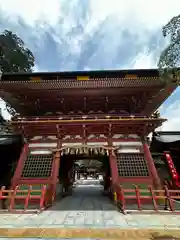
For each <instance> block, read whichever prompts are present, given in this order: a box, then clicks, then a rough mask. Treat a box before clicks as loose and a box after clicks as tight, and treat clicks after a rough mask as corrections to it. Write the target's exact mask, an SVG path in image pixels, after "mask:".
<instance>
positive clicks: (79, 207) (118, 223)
mask: <svg viewBox="0 0 180 240" xmlns="http://www.w3.org/2000/svg"><path fill="white" fill-rule="evenodd" d="M138 228H141V229H156V231H160V230H164V231H167V230H168V231H169V230H175V229H176V230H177V229H180V216H179V215H168V216H166V215H143V214H138V215H123V214H121V213H119V212H118V211H117V209H116V207H115V206H114V205H113V204H112V203H111V202H110V201H109V199H108V198H106V197H104V196H102V188H101V186H100V185H99V184H98V182H97V181H96V180H87V181H82V182H81V184H79V185H77V186H76V188H75V189H74V193H73V196H72V197H67V198H64V199H63V200H61V201H59V202H57V203H56V204H55V205H54V206H53V207H52V208H50V209H49V210H47V211H45V212H43V213H41V214H39V215H38V214H28V215H20V214H13V215H12V214H1V215H0V236H13V234H15V231H16V235H17V231H20V232H19V234H18V235H17V236H18V237H20V236H27V235H28V234H29V233H30V232H33V231H35V230H33V229H39V231H40V230H42V231H43V232H46V234H48V232H47V231H49V232H51V234H50V235H49V237H50V236H54V235H52V232H53V231H55V229H56V232H57V231H60V230H58V229H64V230H63V231H64V234H65V231H67V229H68V231H77V229H81V230H82V231H84V233H83V234H87V233H85V232H87V231H89V229H90V230H91V231H93V229H94V232H96V234H95V233H91V234H90V233H88V234H89V236H91V237H92V236H93V234H95V235H94V236H96V237H97V236H98V235H99V233H98V232H97V231H99V232H100V231H101V232H104V231H105V230H108V232H110V231H114V232H116V233H117V229H118V231H120V234H121V235H122V231H123V229H126V231H127V230H130V229H138ZM7 229H8V231H9V234H10V232H11V235H7ZM18 229H19V230H18ZM23 229H24V230H23ZM27 229H28V233H27V231H26V234H25V230H27ZM47 229H49V230H47ZM70 229H71V230H70ZM97 229H99V230H97ZM110 229H111V230H110ZM124 231H125V230H124ZM24 234H25V235H24ZM37 234H40V236H44V234H43V233H42V232H41V233H37ZM53 234H54V233H53ZM73 234H74V233H73ZM123 234H125V233H123ZM70 235H71V234H70ZM28 236H29V237H30V236H31V235H28ZM38 236H39V235H38ZM40 236H39V237H40ZM60 236H62V237H63V236H66V237H68V236H69V235H67V234H65V235H62V234H60V233H59V235H58V237H60ZM78 236H79V235H77V237H78ZM87 236H88V235H87ZM112 236H114V235H112ZM81 237H83V235H82V234H81ZM138 237H140V236H138ZM66 239H67V238H66ZM111 239H112V238H111Z"/></svg>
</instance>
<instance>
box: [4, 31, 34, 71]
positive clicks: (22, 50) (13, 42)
mask: <svg viewBox="0 0 180 240" xmlns="http://www.w3.org/2000/svg"><path fill="white" fill-rule="evenodd" d="M33 66H34V56H33V54H32V52H31V51H30V50H29V49H28V48H26V47H25V45H24V42H23V41H22V39H21V38H20V37H18V36H17V35H16V34H14V33H12V32H11V31H8V30H5V31H4V32H3V33H2V34H0V68H1V71H2V72H12V73H13V72H31V71H32V67H33Z"/></svg>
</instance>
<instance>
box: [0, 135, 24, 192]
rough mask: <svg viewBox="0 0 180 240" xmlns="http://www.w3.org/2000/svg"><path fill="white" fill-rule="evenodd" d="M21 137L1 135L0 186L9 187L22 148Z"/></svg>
mask: <svg viewBox="0 0 180 240" xmlns="http://www.w3.org/2000/svg"><path fill="white" fill-rule="evenodd" d="M23 144H24V142H23V138H22V137H21V135H2V136H1V138H0V154H1V167H0V184H1V186H2V185H3V186H6V187H9V186H10V184H11V179H12V177H13V175H14V171H15V169H16V166H17V162H18V160H19V157H20V154H21V150H22V147H23Z"/></svg>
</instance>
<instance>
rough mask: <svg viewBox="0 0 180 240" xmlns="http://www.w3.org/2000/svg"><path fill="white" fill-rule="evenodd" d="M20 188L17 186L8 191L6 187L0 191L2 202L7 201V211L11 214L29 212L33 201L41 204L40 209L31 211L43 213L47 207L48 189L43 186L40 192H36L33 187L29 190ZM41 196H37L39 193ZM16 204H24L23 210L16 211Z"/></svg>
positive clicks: (29, 187)
mask: <svg viewBox="0 0 180 240" xmlns="http://www.w3.org/2000/svg"><path fill="white" fill-rule="evenodd" d="M19 187H20V186H16V187H15V188H14V189H13V190H7V189H6V188H5V187H2V188H1V189H0V201H2V200H7V201H8V204H7V205H8V207H7V209H6V210H7V211H9V212H28V210H29V206H30V205H31V203H32V202H33V201H35V202H36V203H39V209H37V208H36V209H32V208H31V211H35V212H37V211H38V212H39V211H43V210H44V209H45V208H46V207H47V204H48V202H47V187H46V185H43V187H42V188H41V189H40V190H36V189H33V188H32V185H29V186H28V189H27V190H22V189H19ZM39 192H41V194H35V195H33V194H34V193H39ZM16 202H18V203H19V202H20V203H23V205H24V208H23V209H16Z"/></svg>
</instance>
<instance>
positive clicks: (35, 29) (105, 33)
mask: <svg viewBox="0 0 180 240" xmlns="http://www.w3.org/2000/svg"><path fill="white" fill-rule="evenodd" d="M85 3H86V4H87V9H86V12H87V11H88V18H87V19H86V21H85V22H81V18H80V17H79V14H81V12H80V11H81V10H80V5H81V4H84V5H85ZM67 6H68V7H67ZM179 9H180V1H179V0H171V1H169V0H168V1H162V0H159V1H155V0H151V1H150V0H149V1H144V0H136V1H134V0H126V1H124V0H113V1H112V0H98V1H97V0H89V1H88V0H81V1H78V0H71V1H68V0H51V1H49V0H43V1H42V0H31V1H23V0H16V1H15V0H6V1H4V0H0V10H1V11H2V12H3V13H4V14H5V15H6V17H8V20H9V22H11V23H12V24H15V23H16V24H18V20H19V17H20V18H21V19H23V21H24V22H25V23H26V24H28V26H30V27H31V30H32V33H31V34H32V35H34V36H36V39H37V38H38V37H39V41H36V45H37V50H38V48H42V47H43V44H44V41H43V38H44V35H43V34H45V33H46V32H47V31H48V29H49V28H50V27H51V29H52V30H53V31H52V33H51V36H52V37H53V39H54V41H55V42H56V43H57V45H58V46H59V48H57V51H58V54H59V55H61V57H63V58H64V59H68V60H67V61H66V62H65V63H64V65H63V64H62V66H63V67H66V68H67V62H71V61H72V62H73V63H72V64H71V65H70V66H75V67H76V65H75V64H74V62H75V61H76V58H73V60H72V59H69V58H68V55H70V54H71V55H72V54H74V55H73V57H74V56H75V57H77V58H78V56H79V55H80V53H82V52H83V51H84V49H83V47H82V46H83V45H82V42H83V41H84V39H85V38H87V39H90V37H91V36H92V35H93V34H94V33H95V35H96V30H97V29H98V28H99V27H100V29H101V39H100V42H99V45H98V46H96V50H95V52H94V53H93V54H92V55H91V56H90V57H89V59H88V61H87V59H85V60H86V63H85V66H86V69H91V68H92V67H96V66H98V67H99V66H100V68H111V66H115V68H117V67H119V66H121V62H122V61H123V58H124V55H123V54H122V57H121V58H118V61H119V62H117V58H116V55H115V54H116V52H117V51H118V50H119V43H120V42H121V43H122V44H124V42H123V41H125V38H124V37H123V34H124V33H123V31H128V34H132V36H134V39H133V41H134V42H138V44H139V45H141V46H144V47H142V48H141V50H140V51H139V52H138V50H137V53H136V54H135V55H133V59H131V60H128V61H127V64H124V63H123V64H124V65H123V67H128V68H152V67H155V66H156V59H155V55H156V54H155V52H156V51H157V50H158V48H161V47H162V46H161V42H160V43H159V46H151V52H149V49H148V48H147V46H146V45H147V42H148V41H149V38H150V36H151V35H152V34H154V33H156V31H159V29H160V28H161V27H162V26H163V25H164V24H166V23H167V22H168V21H169V20H170V18H171V17H173V16H175V15H178V14H179ZM78 11H79V12H78ZM104 20H107V24H106V25H105V26H104V25H103V26H101V24H102V23H103V21H104ZM78 24H79V25H80V26H82V28H83V30H82V31H79V32H78V33H76V34H75V36H73V37H72V36H71V37H70V36H69V32H70V31H71V30H72V29H73V28H74V27H75V26H76V25H78ZM79 25H78V26H79ZM13 26H14V25H13ZM24 31H26V29H24ZM24 35H28V34H27V33H24ZM128 36H129V35H128ZM128 36H127V38H126V40H127V41H128V40H129V38H130V37H131V36H130V37H128ZM63 41H64V42H65V43H66V44H67V45H68V49H67V48H65V47H64V48H63V49H62V42H63ZM60 46H61V47H60ZM135 46H136V45H135ZM131 47H132V46H131V43H129V45H127V46H126V48H131ZM135 50H136V49H135ZM119 55H121V53H119ZM44 57H45V58H46V56H44ZM52 61H53V59H52ZM114 62H115V63H114ZM44 70H46V71H48V70H49V69H48V68H47V66H46V67H44V66H43V64H42V66H36V67H35V71H44ZM57 70H58V69H57ZM74 70H76V69H74ZM177 97H178V96H177ZM1 106H3V103H0V107H1ZM164 106H165V107H166V108H167V109H166V111H165V112H166V113H165V112H164V110H163V111H162V113H163V116H165V117H169V116H170V118H171V120H169V121H168V122H167V123H165V124H164V125H163V130H167V129H168V130H169V129H174V130H178V128H179V130H180V121H179V120H178V119H179V118H178V115H180V114H179V110H178V106H179V107H180V102H178V101H176V102H174V103H171V104H170V105H169V106H168V105H164ZM167 110H168V112H167ZM5 115H6V117H7V116H8V114H7V112H6V113H5Z"/></svg>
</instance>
